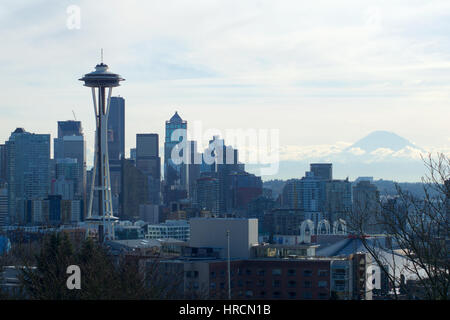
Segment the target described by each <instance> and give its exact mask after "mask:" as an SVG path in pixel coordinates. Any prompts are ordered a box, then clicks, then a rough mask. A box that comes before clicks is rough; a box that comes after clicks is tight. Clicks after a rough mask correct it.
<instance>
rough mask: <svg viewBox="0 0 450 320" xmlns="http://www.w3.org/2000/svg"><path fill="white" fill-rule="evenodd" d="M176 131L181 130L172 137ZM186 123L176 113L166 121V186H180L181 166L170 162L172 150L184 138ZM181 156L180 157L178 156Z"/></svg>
mask: <svg viewBox="0 0 450 320" xmlns="http://www.w3.org/2000/svg"><path fill="white" fill-rule="evenodd" d="M176 130H181V132H180V131H179V133H181V134H180V135H179V136H178V137H172V134H173V133H174V132H175V131H176ZM186 131H187V122H186V121H184V120H183V119H181V117H180V116H179V115H178V112H176V111H175V114H174V115H173V116H172V118H170V120H169V121H166V136H165V141H164V181H165V183H166V186H169V187H170V186H173V185H181V183H182V182H181V170H182V169H181V168H182V164H175V163H174V162H173V160H172V155H171V154H172V149H173V148H174V147H175V146H176V145H177V144H179V143H180V142H181V141H183V134H184V137H186ZM180 156H182V155H180Z"/></svg>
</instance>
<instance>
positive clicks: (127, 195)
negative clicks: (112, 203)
mask: <svg viewBox="0 0 450 320" xmlns="http://www.w3.org/2000/svg"><path fill="white" fill-rule="evenodd" d="M121 162H122V192H121V193H120V197H119V199H120V200H119V203H120V210H119V213H120V216H119V218H120V219H122V220H137V219H139V206H140V205H144V204H148V177H147V176H146V175H145V174H144V173H142V172H141V170H139V169H138V168H136V167H135V166H134V162H133V161H132V160H128V159H122V160H121Z"/></svg>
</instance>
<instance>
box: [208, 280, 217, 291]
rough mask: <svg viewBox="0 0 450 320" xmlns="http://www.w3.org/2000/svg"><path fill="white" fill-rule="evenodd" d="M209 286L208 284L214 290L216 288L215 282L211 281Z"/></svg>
mask: <svg viewBox="0 0 450 320" xmlns="http://www.w3.org/2000/svg"><path fill="white" fill-rule="evenodd" d="M209 286H210V288H211V289H213V290H214V289H215V288H216V283H215V282H211V283H210V285H209Z"/></svg>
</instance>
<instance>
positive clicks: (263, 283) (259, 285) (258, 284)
mask: <svg viewBox="0 0 450 320" xmlns="http://www.w3.org/2000/svg"><path fill="white" fill-rule="evenodd" d="M256 285H257V286H258V287H264V286H265V285H266V282H265V281H264V280H258V282H257V283H256Z"/></svg>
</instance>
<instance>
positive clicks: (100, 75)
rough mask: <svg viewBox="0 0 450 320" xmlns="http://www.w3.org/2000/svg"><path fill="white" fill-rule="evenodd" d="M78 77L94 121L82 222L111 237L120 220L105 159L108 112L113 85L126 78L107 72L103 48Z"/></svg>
mask: <svg viewBox="0 0 450 320" xmlns="http://www.w3.org/2000/svg"><path fill="white" fill-rule="evenodd" d="M79 80H80V81H84V85H85V86H86V87H90V88H91V90H92V101H93V103H94V112H95V123H96V131H95V152H94V168H93V170H92V184H91V192H90V200H89V205H88V214H87V217H86V219H85V221H86V222H87V223H88V225H90V226H91V227H96V228H97V230H98V236H99V240H100V241H105V240H113V239H114V223H115V222H116V221H117V220H119V219H118V218H117V217H114V215H113V208H112V198H111V181H110V175H109V159H108V135H107V133H108V132H107V131H108V115H109V107H110V101H111V93H112V88H113V87H118V86H120V83H119V82H120V81H123V80H125V79H123V78H122V77H121V76H120V75H118V74H116V73H112V72H111V71H109V69H108V66H107V65H106V64H104V63H103V50H102V58H101V63H100V64H97V65H96V66H95V71H93V72H91V73H88V74H86V75H84V77H83V78H81V79H79ZM106 89H108V97H106ZM94 194H97V195H98V198H97V199H98V210H97V212H95V210H94V211H93V200H94Z"/></svg>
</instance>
